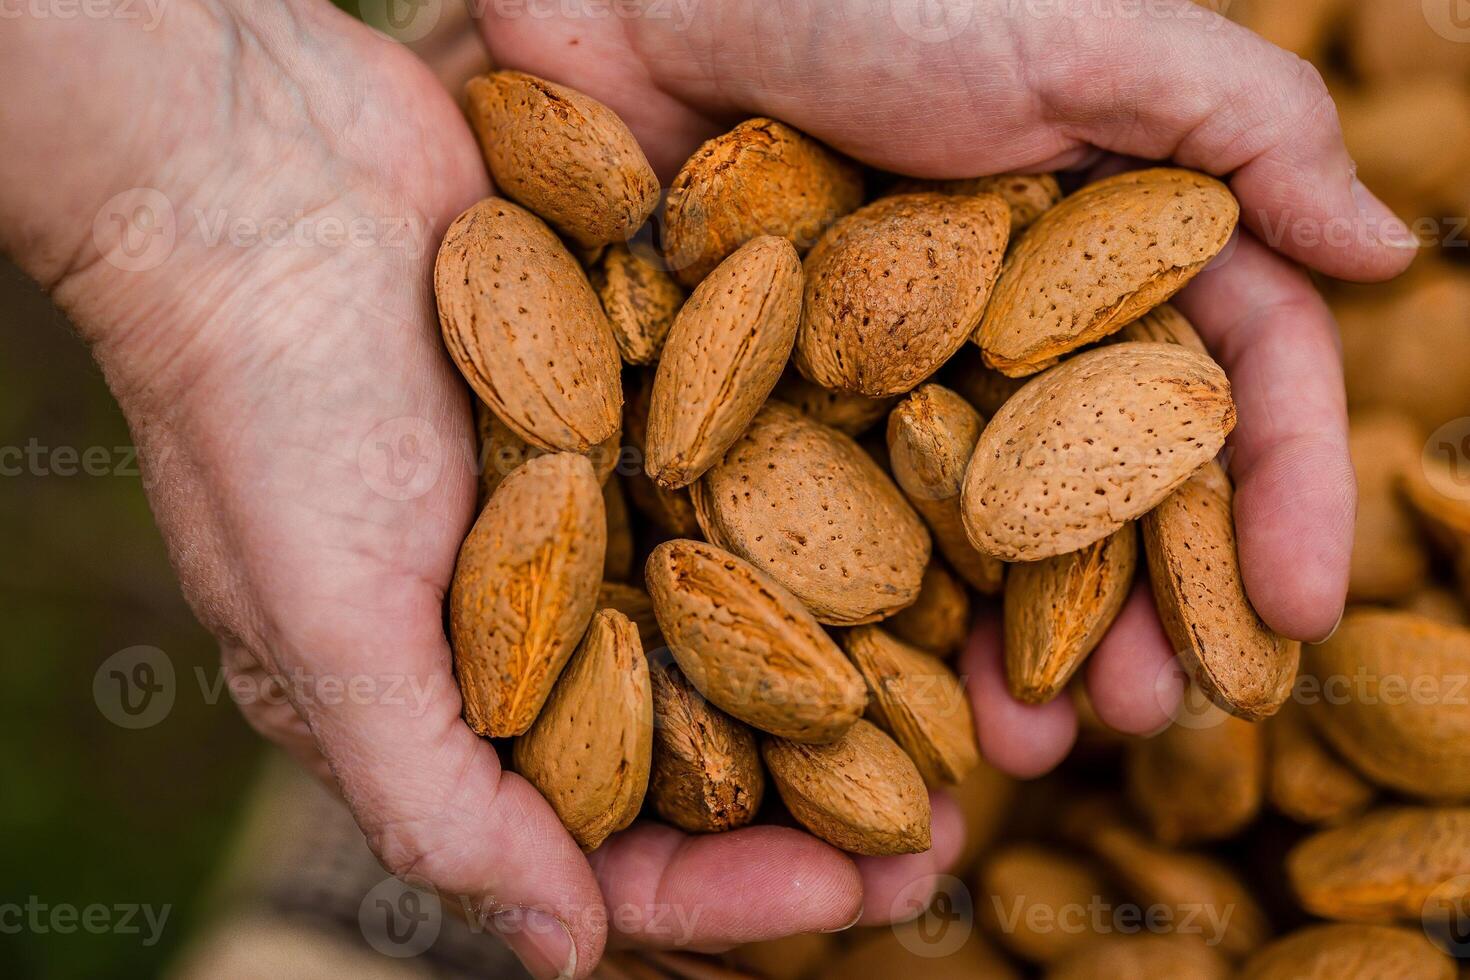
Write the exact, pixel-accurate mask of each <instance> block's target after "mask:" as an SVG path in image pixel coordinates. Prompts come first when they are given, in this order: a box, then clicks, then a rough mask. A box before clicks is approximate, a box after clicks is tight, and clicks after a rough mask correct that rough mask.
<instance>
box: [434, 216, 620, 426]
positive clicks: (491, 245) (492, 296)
mask: <svg viewBox="0 0 1470 980" xmlns="http://www.w3.org/2000/svg"><path fill="white" fill-rule="evenodd" d="M434 293H435V296H436V297H437V298H438V301H439V324H440V327H441V330H442V333H443V336H444V343H445V345H446V346H447V347H448V348H449V355H450V357H451V358H452V359H453V360H454V363H455V365H456V366H457V367H458V368H459V370H460V373H461V374H463V375H464V377H465V380H466V381H468V382H469V384H470V387H471V388H473V389H474V390H475V394H477V395H479V396H480V398H481V400H483V401H484V402H485V404H486V405H489V406H490V408H491V410H492V411H494V412H495V414H496V415H497V416H499V417H500V419H501V420H502V421H503V422H505V424H506V425H507V426H509V427H510V429H511V430H512V431H513V432H514V433H515V434H516V435H517V436H519V437H520V438H522V439H524V440H525V441H526V442H528V443H531V444H532V445H534V446H537V447H539V448H542V449H554V450H565V451H568V452H576V453H585V452H588V451H590V450H591V449H592V448H593V447H594V446H596V445H597V444H598V443H601V442H603V441H604V440H606V439H608V438H610V437H612V436H614V435H616V433H617V431H618V425H619V419H620V413H621V412H622V407H623V388H622V380H621V375H620V372H621V370H622V362H621V361H620V360H619V359H618V349H617V344H616V343H614V341H613V336H612V329H611V328H610V327H609V326H608V323H607V317H606V316H604V315H603V312H602V307H601V306H600V305H599V304H598V302H597V296H596V295H595V294H594V293H593V292H592V287H591V285H589V284H588V282H587V277H586V275H585V274H583V272H582V267H581V266H580V265H578V264H577V260H576V259H574V258H572V256H571V253H570V252H568V251H567V249H566V246H564V245H563V244H562V243H561V240H560V239H558V238H557V237H556V235H554V234H552V232H551V229H550V228H547V227H546V225H545V224H543V223H542V222H541V220H540V219H538V218H537V217H536V216H535V215H533V214H531V213H530V212H529V211H527V210H525V209H524V208H520V207H517V206H516V205H514V204H511V203H510V202H509V201H502V200H498V199H496V198H486V199H485V200H483V201H481V202H480V203H479V204H476V205H475V206H474V207H472V208H470V209H469V210H468V211H466V212H465V213H464V214H462V215H460V216H459V217H458V218H456V219H455V221H454V223H453V224H452V225H450V226H449V231H448V232H447V233H446V234H445V236H444V244H443V245H442V246H441V247H440V249H439V258H438V261H437V262H436V263H435V265H434Z"/></svg>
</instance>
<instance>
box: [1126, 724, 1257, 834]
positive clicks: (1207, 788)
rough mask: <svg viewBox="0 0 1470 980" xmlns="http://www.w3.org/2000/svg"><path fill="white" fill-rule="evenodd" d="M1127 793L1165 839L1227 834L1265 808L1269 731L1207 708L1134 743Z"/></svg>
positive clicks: (1240, 827) (1129, 764) (1129, 753)
mask: <svg viewBox="0 0 1470 980" xmlns="http://www.w3.org/2000/svg"><path fill="white" fill-rule="evenodd" d="M1125 768H1126V771H1127V780H1128V795H1129V798H1130V799H1131V800H1132V801H1133V805H1134V807H1135V808H1136V809H1137V810H1138V811H1139V812H1140V813H1142V814H1143V817H1144V820H1145V821H1147V823H1148V825H1149V828H1150V829H1151V830H1152V831H1153V835H1154V837H1156V838H1158V839H1159V840H1160V841H1162V842H1163V843H1165V844H1189V843H1195V842H1198V841H1212V840H1223V839H1225V838H1227V837H1231V836H1233V835H1234V834H1235V833H1236V832H1237V831H1239V830H1241V829H1242V828H1243V827H1245V826H1246V825H1247V824H1249V823H1250V822H1251V821H1252V820H1254V819H1255V817H1256V814H1257V813H1259V812H1260V810H1261V801H1262V799H1263V797H1264V794H1265V785H1266V784H1265V778H1266V751H1265V732H1264V731H1263V730H1262V728H1261V726H1259V725H1254V724H1251V723H1250V722H1247V721H1241V720H1240V719H1239V718H1234V717H1232V716H1230V715H1227V714H1225V713H1224V712H1222V711H1220V710H1219V709H1218V708H1214V707H1212V706H1206V708H1205V711H1204V712H1203V713H1201V714H1197V715H1193V716H1191V720H1190V723H1189V724H1187V725H1186V724H1176V725H1174V726H1173V727H1171V728H1169V729H1167V730H1166V731H1164V732H1162V733H1161V734H1158V735H1155V736H1154V737H1152V738H1147V739H1139V740H1138V741H1135V742H1134V743H1132V744H1131V745H1130V746H1129V748H1128V756H1127V761H1126V764H1125Z"/></svg>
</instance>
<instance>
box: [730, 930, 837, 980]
mask: <svg viewBox="0 0 1470 980" xmlns="http://www.w3.org/2000/svg"><path fill="white" fill-rule="evenodd" d="M837 950H838V939H837V937H836V936H834V935H831V934H830V933H825V932H803V933H797V934H796V935H794V936H786V937H785V938H783V939H768V940H766V941H765V942H759V943H746V944H744V945H742V946H736V947H735V948H734V949H732V950H730V952H729V953H727V954H725V959H726V960H728V961H729V962H730V963H733V964H734V965H735V966H736V967H738V968H740V969H742V970H749V971H750V972H751V973H752V974H754V975H755V976H757V977H760V978H761V980H810V978H811V977H812V976H813V975H815V974H816V972H817V970H819V969H821V968H822V965H823V964H825V963H830V962H831V961H832V960H833V959H834V958H835V957H836V955H837Z"/></svg>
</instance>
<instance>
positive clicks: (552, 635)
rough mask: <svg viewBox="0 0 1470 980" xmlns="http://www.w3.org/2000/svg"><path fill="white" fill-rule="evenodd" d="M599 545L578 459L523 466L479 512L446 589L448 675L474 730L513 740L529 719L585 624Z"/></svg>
mask: <svg viewBox="0 0 1470 980" xmlns="http://www.w3.org/2000/svg"><path fill="white" fill-rule="evenodd" d="M606 547H607V526H606V519H605V518H604V516H603V504H602V490H601V488H600V487H598V485H597V476H596V475H595V474H594V473H593V472H592V464H591V463H590V462H588V461H587V459H586V457H584V456H577V455H573V454H571V453H554V454H552V455H549V456H540V457H537V458H536V459H533V460H530V461H529V462H527V463H525V464H524V465H522V466H520V467H518V468H517V469H516V470H515V471H514V472H512V473H511V474H510V475H509V476H507V477H506V478H505V480H504V481H503V482H502V483H501V484H500V486H499V488H498V489H497V490H496V491H495V494H494V496H492V497H491V498H490V500H489V502H488V503H487V504H486V505H485V509H484V510H482V511H481V512H480V516H479V518H478V519H477V520H476V521H475V525H474V527H473V528H471V529H470V533H469V537H467V538H465V541H464V545H463V546H462V547H461V548H460V551H459V561H458V563H457V564H456V566H455V569H454V582H453V584H452V586H451V588H450V592H449V632H450V637H451V639H452V641H453V647H454V668H455V674H456V675H457V676H458V677H459V686H460V691H461V693H462V694H463V695H464V715H465V720H466V721H467V722H468V723H469V725H470V727H471V728H473V729H474V730H475V731H476V732H477V733H479V734H481V735H489V736H492V737H495V738H504V737H507V736H510V735H520V734H522V733H524V732H525V731H526V729H528V728H530V727H531V723H532V722H533V721H535V720H536V715H537V714H538V713H539V712H540V710H541V706H542V704H543V703H545V701H546V698H547V696H548V695H550V693H551V688H552V685H553V684H555V683H556V678H557V676H558V675H559V674H560V673H561V670H562V667H563V666H565V664H566V662H567V658H568V657H570V656H571V655H572V651H573V650H574V649H576V646H577V642H578V641H579V640H580V639H581V638H582V633H583V631H584V630H585V629H586V628H587V623H588V621H589V620H590V619H591V618H592V613H593V609H594V603H595V602H596V600H597V585H598V582H599V581H601V579H602V565H603V553H604V551H605V549H606Z"/></svg>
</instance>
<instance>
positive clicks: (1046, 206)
mask: <svg viewBox="0 0 1470 980" xmlns="http://www.w3.org/2000/svg"><path fill="white" fill-rule="evenodd" d="M888 193H890V194H920V193H931V194H963V195H966V196H974V195H978V194H995V195H998V196H999V197H1000V198H1001V200H1003V201H1005V202H1006V205H1007V206H1008V207H1009V208H1010V211H1011V237H1012V238H1013V239H1014V238H1015V237H1016V236H1018V235H1020V233H1021V232H1023V231H1025V230H1026V229H1027V228H1029V227H1031V225H1032V224H1034V223H1035V222H1036V219H1037V218H1039V217H1041V216H1042V215H1043V214H1045V213H1046V212H1047V211H1049V210H1051V209H1052V208H1053V207H1055V206H1056V204H1057V202H1059V201H1060V200H1061V199H1062V188H1061V186H1060V185H1059V184H1058V183H1057V179H1056V178H1055V177H1053V176H1052V175H1051V174H996V175H995V176H993V177H958V178H955V179H952V180H916V179H911V178H905V179H903V180H900V181H898V182H897V183H895V184H894V185H893V186H892V187H891V188H889V190H888Z"/></svg>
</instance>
